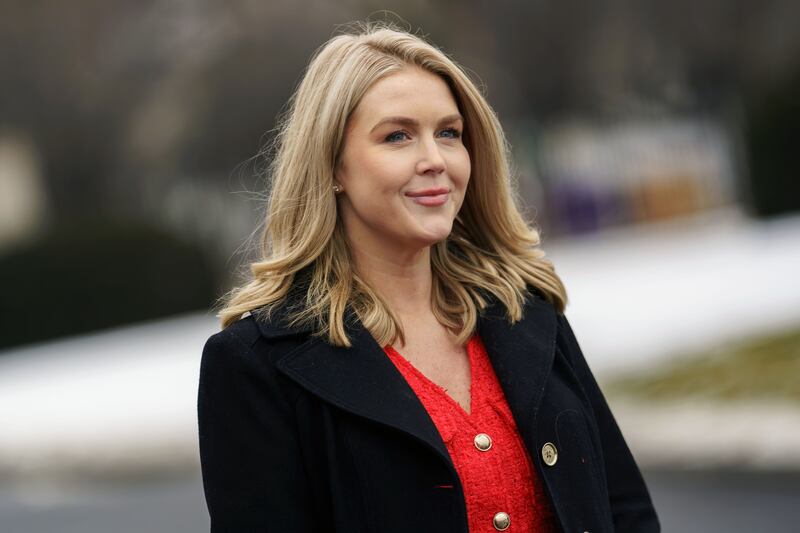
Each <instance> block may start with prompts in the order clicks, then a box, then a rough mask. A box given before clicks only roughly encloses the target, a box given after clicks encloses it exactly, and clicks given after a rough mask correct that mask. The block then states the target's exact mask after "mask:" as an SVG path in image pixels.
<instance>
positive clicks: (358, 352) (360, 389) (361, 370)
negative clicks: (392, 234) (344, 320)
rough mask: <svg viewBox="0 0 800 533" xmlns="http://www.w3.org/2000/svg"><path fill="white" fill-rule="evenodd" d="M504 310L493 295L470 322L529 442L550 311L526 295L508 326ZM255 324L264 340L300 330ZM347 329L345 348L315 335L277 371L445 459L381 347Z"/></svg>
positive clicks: (549, 349)
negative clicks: (519, 312) (348, 345)
mask: <svg viewBox="0 0 800 533" xmlns="http://www.w3.org/2000/svg"><path fill="white" fill-rule="evenodd" d="M504 312H505V308H504V306H503V305H502V304H501V303H499V302H497V301H496V300H494V299H493V300H492V303H491V305H490V306H489V307H488V308H487V309H486V310H484V312H483V313H482V314H481V316H480V318H479V320H478V333H479V334H480V336H481V339H482V340H483V343H484V346H485V347H486V351H487V353H488V355H489V357H490V359H491V361H492V365H493V367H494V370H495V372H496V374H497V377H498V380H499V382H500V384H501V386H502V387H503V390H504V392H505V395H506V399H507V401H508V404H509V406H510V408H511V412H512V413H513V415H514V418H515V420H516V422H517V426H518V427H519V429H520V431H521V432H522V434H523V438H524V439H525V441H526V442H528V443H529V446H531V445H532V443H533V442H534V441H533V435H532V431H533V423H532V421H533V417H534V416H535V413H536V410H537V408H538V406H539V404H540V402H541V398H542V393H543V391H544V388H545V382H546V381H547V376H548V375H549V371H550V368H551V366H552V361H553V354H554V350H555V335H556V316H555V310H554V309H553V307H552V305H551V304H550V303H548V302H546V301H545V300H543V299H542V298H541V297H539V296H531V297H529V299H528V301H527V302H526V306H525V314H524V317H523V319H522V320H520V321H519V322H517V323H516V324H514V325H513V326H511V325H509V323H508V321H507V320H506V318H505V316H504ZM259 327H260V329H261V333H262V334H263V335H264V336H266V337H275V336H282V335H286V334H296V333H298V332H300V331H299V330H297V329H290V328H286V327H284V326H281V325H280V320H270V321H269V322H262V321H259ZM347 332H348V335H349V336H350V339H351V341H352V347H351V348H342V347H337V346H332V345H330V344H328V343H327V342H325V341H324V340H323V339H319V338H315V339H314V340H311V341H308V342H305V343H303V344H302V345H300V346H299V347H298V348H297V349H295V350H292V351H291V352H289V353H287V354H286V355H285V356H283V357H281V358H280V359H279V360H278V361H277V362H276V365H277V368H278V369H279V370H281V371H282V372H283V373H284V374H286V375H287V376H288V377H289V378H291V379H293V380H294V381H296V382H297V383H298V384H299V385H301V386H302V387H304V388H305V389H307V390H308V391H310V392H311V393H313V394H315V395H317V396H318V397H320V398H321V399H323V400H325V401H327V402H329V403H331V404H333V405H336V406H337V407H339V408H341V409H344V410H346V411H349V412H351V413H354V414H356V415H359V416H362V417H365V418H368V419H370V420H373V421H375V422H378V423H381V424H385V425H387V426H391V427H394V428H396V429H399V430H400V431H403V432H405V433H408V434H410V435H412V436H414V437H416V438H417V439H419V440H421V441H423V442H425V443H427V444H428V445H429V446H430V447H431V448H433V449H434V450H435V451H436V452H438V453H439V454H440V455H441V456H442V457H443V458H444V459H445V460H446V461H448V462H451V460H450V456H449V453H448V451H447V448H446V447H445V445H444V443H443V442H442V439H441V436H440V435H439V432H438V430H437V429H436V426H435V425H434V423H433V421H432V420H431V418H430V416H428V413H427V411H426V410H425V408H424V406H423V405H422V403H421V402H420V401H419V399H418V398H417V396H416V394H415V393H414V391H413V390H412V389H411V387H410V386H409V385H408V383H407V382H406V380H405V378H404V377H403V376H402V374H401V373H400V372H399V371H398V370H397V368H396V367H395V366H394V364H393V363H392V362H391V360H390V359H389V358H388V357H387V356H386V354H385V353H384V351H383V348H382V347H381V346H380V345H378V343H377V342H376V341H375V339H374V338H373V337H372V335H371V334H370V333H369V332H368V331H367V330H366V328H364V326H363V325H362V324H361V322H360V321H358V320H357V319H354V320H352V321H351V322H350V323H349V324H348V325H347Z"/></svg>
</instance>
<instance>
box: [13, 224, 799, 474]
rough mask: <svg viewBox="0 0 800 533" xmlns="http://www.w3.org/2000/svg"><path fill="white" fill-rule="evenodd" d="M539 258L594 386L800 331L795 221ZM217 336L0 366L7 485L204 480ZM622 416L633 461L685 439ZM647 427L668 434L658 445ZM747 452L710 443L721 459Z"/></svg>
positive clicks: (651, 234) (184, 336)
mask: <svg viewBox="0 0 800 533" xmlns="http://www.w3.org/2000/svg"><path fill="white" fill-rule="evenodd" d="M544 248H545V250H546V251H547V252H548V255H549V256H550V258H552V259H553V261H554V262H555V264H556V268H557V270H558V272H559V274H560V275H561V276H562V278H563V279H564V282H565V284H566V286H567V289H568V291H569V297H570V304H569V305H568V307H567V316H568V317H569V319H570V322H571V324H572V326H573V329H574V331H575V333H576V335H577V337H578V340H579V342H580V344H581V347H582V349H583V351H584V353H585V355H586V357H587V359H588V360H589V363H590V365H591V366H592V368H593V369H594V371H595V372H596V373H597V374H598V375H599V376H602V375H603V374H610V373H612V372H617V371H619V370H621V369H630V368H634V367H636V366H637V365H643V364H648V363H651V362H653V361H657V360H662V359H664V358H667V357H670V356H673V354H675V353H677V352H679V351H682V350H686V349H692V348H702V347H703V346H707V345H711V344H714V343H717V342H720V341H727V340H734V339H736V338H740V337H746V336H749V335H752V334H758V333H761V332H764V331H765V330H773V329H781V328H784V327H789V326H792V325H794V326H796V325H798V324H800V283H797V282H796V278H797V273H798V272H800V216H796V217H786V218H783V219H779V220H775V221H771V222H766V223H764V222H760V223H753V222H751V221H748V220H747V219H746V218H744V217H743V216H742V215H740V214H738V212H737V211H719V212H716V213H712V214H708V215H704V216H699V217H696V218H693V219H687V220H683V221H677V222H669V223H663V224H659V225H653V226H651V227H649V228H648V229H643V228H626V229H619V230H613V231H606V232H604V233H602V234H597V235H593V236H586V237H581V238H578V239H572V240H569V241H558V242H553V243H548V242H547V240H546V236H545V242H544ZM217 329H218V325H217V320H216V318H214V317H213V316H211V315H210V314H207V313H198V314H190V315H184V316H180V317H174V318H171V319H168V320H161V321H157V322H152V323H145V324H139V325H134V326H128V327H123V328H117V329H113V330H108V331H103V332H98V333H94V334H91V335H83V336H78V337H74V338H69V339H66V340H60V341H55V342H48V343H42V344H37V345H32V346H26V347H22V348H16V349H13V350H9V351H7V352H5V353H3V354H0V472H3V471H5V472H6V473H15V474H52V473H54V472H56V473H58V472H71V471H80V472H84V473H85V472H87V471H89V472H96V473H99V474H102V473H106V474H107V473H109V472H112V473H113V472H117V473H124V474H126V475H130V474H137V473H138V474H143V473H144V472H152V471H154V470H156V471H161V470H165V469H180V468H187V467H188V468H194V467H196V464H197V429H196V408H195V406H196V394H197V377H198V372H199V362H200V354H201V352H202V347H203V344H204V342H205V340H206V339H207V338H208V336H209V335H211V334H212V333H214V332H215V331H217ZM769 410H770V411H771V412H773V413H775V412H779V410H776V409H774V408H772V407H770V408H769ZM792 412H793V413H794V411H792ZM747 413H748V414H747V416H750V417H753V416H755V417H757V414H755V415H754V414H753V413H754V411H752V410H751V411H748V412H747ZM620 414H621V415H622V416H618V418H619V420H620V425H621V426H622V427H623V431H625V433H626V434H628V433H629V432H630V436H631V437H632V439H631V447H632V448H633V449H634V451H636V446H637V445H638V444H637V443H638V442H641V443H642V444H641V446H642V449H643V450H645V448H644V446H649V447H648V448H647V449H646V452H644V455H645V458H646V459H650V458H651V457H653V455H654V454H655V455H657V454H658V446H655V447H654V446H652V445H649V442H650V441H646V439H647V438H648V437H647V435H655V434H658V435H666V436H665V437H663V438H665V439H666V438H667V436H669V435H671V436H672V438H673V439H674V440H676V441H681V440H682V439H685V438H687V437H686V436H685V434H684V433H682V432H681V429H680V428H681V427H683V426H686V425H685V424H683V423H682V421H681V420H682V419H681V417H682V415H680V413H678V412H675V413H674V415H671V414H670V413H666V414H664V413H660V415H659V417H648V416H646V415H647V413H646V412H645V413H641V412H639V413H637V412H635V411H632V410H631V409H630V406H626V407H625V408H624V409H622V408H621V413H620ZM787 416H789V415H787ZM790 416H795V417H796V415H795V414H792V415H790ZM773 418H774V417H773ZM647 420H651V423H655V422H652V421H653V420H658V421H659V422H658V423H659V424H661V426H659V428H653V430H652V431H650V430H648V426H647ZM707 420H713V418H711V419H707ZM769 420H770V422H769V423H770V424H773V425H774V426H775V427H778V426H780V421H778V422H776V421H774V420H773V419H772V418H770V419H769ZM670 421H672V422H671V423H672V424H673V427H670V426H669V424H670ZM791 423H794V422H793V421H792V422H791ZM665 424H666V425H665ZM706 424H707V422H706ZM701 425H702V422H701ZM686 427H688V426H686ZM730 427H737V426H736V422H735V421H734V422H731V423H730ZM739 427H742V426H739ZM745 427H746V426H745ZM640 435H641V437H640ZM772 435H773V436H772V437H771V439H772V441H776V439H778V441H779V440H780V435H779V434H777V433H773V434H772ZM775 435H777V436H775ZM791 438H794V439H797V435H794V436H793V437H791ZM651 440H652V439H651ZM791 442H794V441H791ZM726 443H727V444H726ZM749 444H750V443H747V442H744V441H741V439H739V440H738V441H737V440H736V439H732V438H725V439H715V440H713V445H714V446H718V447H719V446H722V447H724V446H729V447H730V446H747V445H749ZM698 448H699V447H698ZM664 449H665V450H666V449H667V443H666V442H665V446H664ZM737 449H739V448H737ZM778 449H782V448H780V447H779V448H778ZM653 450H655V451H653ZM686 453H689V452H686ZM720 453H721V455H722V456H730V457H736V456H737V454H736V450H734V451H730V452H729V453H727V455H725V453H723V452H720ZM665 457H667V458H669V457H670V456H669V455H668V454H667V455H666V456H665ZM684 457H685V458H686V457H689V456H685V455H684ZM792 457H794V456H792ZM689 458H690V457H689ZM653 461H654V462H658V461H657V460H656V459H653ZM798 461H800V459H798Z"/></svg>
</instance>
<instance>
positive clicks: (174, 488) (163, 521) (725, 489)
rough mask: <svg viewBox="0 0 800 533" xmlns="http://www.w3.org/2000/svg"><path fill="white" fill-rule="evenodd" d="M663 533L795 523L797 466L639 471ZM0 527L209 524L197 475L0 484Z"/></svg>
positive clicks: (180, 532) (127, 529)
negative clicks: (87, 483) (50, 485)
mask: <svg viewBox="0 0 800 533" xmlns="http://www.w3.org/2000/svg"><path fill="white" fill-rule="evenodd" d="M645 477H646V478H647V481H648V483H649V486H650V490H651V492H652V495H653V499H654V501H655V504H656V507H657V509H658V511H659V515H660V516H661V521H662V525H663V531H664V532H665V533H673V532H674V533H717V532H719V533H722V532H724V533H736V532H747V533H753V532H756V531H757V532H762V531H763V532H773V531H776V532H783V531H798V529H799V528H798V524H800V510H799V509H798V508H799V507H800V505H799V503H800V473H791V474H781V473H778V474H753V473H730V472H728V473H725V472H718V473H708V472H703V473H688V472H645ZM0 531H2V532H3V533H50V532H53V533H56V532H58V533H106V532H108V533H150V532H152V533H184V532H186V533H189V532H192V533H195V532H201V531H208V517H207V515H206V510H205V503H204V500H203V495H202V488H201V485H200V481H199V479H196V478H195V479H184V480H171V481H160V482H155V483H154V482H141V483H138V484H122V485H114V484H105V485H95V486H92V487H70V488H69V489H68V490H66V491H65V490H63V489H62V490H55V489H48V490H43V489H42V488H41V487H40V488H39V489H36V488H34V487H28V488H19V487H18V488H12V487H8V486H5V487H0Z"/></svg>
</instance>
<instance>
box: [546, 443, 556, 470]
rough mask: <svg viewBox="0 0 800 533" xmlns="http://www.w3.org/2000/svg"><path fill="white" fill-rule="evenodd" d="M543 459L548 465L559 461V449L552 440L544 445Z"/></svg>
mask: <svg viewBox="0 0 800 533" xmlns="http://www.w3.org/2000/svg"><path fill="white" fill-rule="evenodd" d="M542 459H544V464H546V465H547V466H553V465H554V464H556V461H558V450H556V446H555V444H553V443H552V442H545V443H544V446H542Z"/></svg>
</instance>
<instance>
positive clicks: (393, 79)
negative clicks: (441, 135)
mask: <svg viewBox="0 0 800 533" xmlns="http://www.w3.org/2000/svg"><path fill="white" fill-rule="evenodd" d="M457 112H458V106H457V105H456V101H455V99H454V98H453V94H452V92H451V91H450V87H449V86H448V85H447V83H446V82H445V81H444V79H443V78H442V77H440V76H438V75H437V74H434V73H432V72H429V71H427V70H424V69H422V68H419V67H406V68H404V69H403V70H400V71H398V72H395V73H393V74H390V75H389V76H386V77H385V78H382V79H380V80H378V81H376V82H375V83H374V84H373V85H372V86H371V87H370V88H369V89H367V92H366V93H365V94H364V96H363V97H362V99H361V101H360V102H359V103H358V106H356V109H355V110H354V111H353V119H354V120H358V121H367V120H368V121H375V120H378V119H380V118H381V117H383V116H389V115H395V114H409V115H423V116H424V115H426V114H434V115H437V117H436V118H438V115H446V114H450V113H457Z"/></svg>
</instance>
